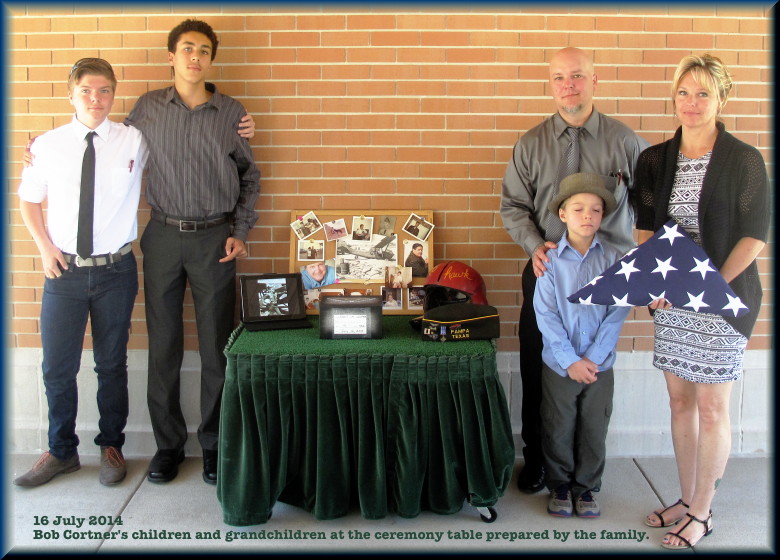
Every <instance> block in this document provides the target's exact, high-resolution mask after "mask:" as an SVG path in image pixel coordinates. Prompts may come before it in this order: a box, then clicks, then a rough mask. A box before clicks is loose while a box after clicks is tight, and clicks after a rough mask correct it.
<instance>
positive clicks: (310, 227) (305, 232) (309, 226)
mask: <svg viewBox="0 0 780 560" xmlns="http://www.w3.org/2000/svg"><path fill="white" fill-rule="evenodd" d="M290 227H291V228H292V229H293V231H294V232H295V235H297V236H298V239H306V238H307V237H309V236H310V235H312V234H314V233H316V232H318V231H320V230H321V229H322V224H321V223H320V221H319V220H318V219H317V216H316V214H314V212H307V213H306V214H305V215H303V216H301V217H299V218H298V219H297V220H295V221H294V222H293V223H291V224H290Z"/></svg>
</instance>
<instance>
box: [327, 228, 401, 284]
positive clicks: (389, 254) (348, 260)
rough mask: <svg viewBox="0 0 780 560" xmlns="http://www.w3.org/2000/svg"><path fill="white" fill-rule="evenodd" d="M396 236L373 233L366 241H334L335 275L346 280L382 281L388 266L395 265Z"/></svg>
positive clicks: (396, 253)
mask: <svg viewBox="0 0 780 560" xmlns="http://www.w3.org/2000/svg"><path fill="white" fill-rule="evenodd" d="M397 255H398V238H397V237H396V236H394V235H391V236H387V237H386V236H383V235H376V234H375V235H373V236H371V239H370V240H368V241H354V240H351V239H349V238H342V239H339V240H337V241H336V277H337V278H338V279H339V280H342V281H346V282H352V281H355V282H384V280H385V271H386V269H387V267H388V266H396V265H397V264H398V261H397V258H398V257H397Z"/></svg>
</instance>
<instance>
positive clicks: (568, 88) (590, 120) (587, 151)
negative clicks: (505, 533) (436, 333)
mask: <svg viewBox="0 0 780 560" xmlns="http://www.w3.org/2000/svg"><path fill="white" fill-rule="evenodd" d="M597 83H598V77H597V76H596V74H595V72H594V69H593V62H592V61H591V59H590V57H589V56H588V55H587V54H586V53H585V52H583V51H582V50H580V49H577V48H573V47H568V48H565V49H562V50H561V51H558V52H557V53H556V54H555V55H554V56H553V58H552V59H551V61H550V88H551V90H552V95H553V99H554V100H555V103H556V105H557V112H556V113H555V114H553V115H552V116H551V117H549V118H547V119H545V120H544V121H543V122H542V123H540V124H539V125H537V126H535V127H534V128H532V129H531V130H529V131H528V132H526V133H525V134H524V135H523V136H522V138H520V140H519V141H518V142H517V144H515V147H514V151H513V153H512V159H511V160H510V161H509V164H508V165H507V169H506V173H505V175H504V181H503V184H502V192H501V208H500V212H501V218H502V220H503V223H504V227H505V228H506V230H507V232H508V233H509V235H510V236H511V237H512V239H513V240H514V241H515V243H517V244H518V245H520V246H521V247H522V248H523V249H524V250H525V252H526V254H527V255H529V260H528V263H527V265H526V267H525V269H524V270H523V273H522V290H523V303H522V307H521V310H520V325H519V336H520V377H521V380H522V385H523V402H522V437H523V443H524V445H525V447H524V449H523V456H524V458H525V466H524V468H523V471H522V472H521V473H520V476H519V478H518V482H517V484H518V487H519V488H520V490H522V491H524V492H528V493H533V492H538V491H539V490H541V489H542V488H543V487H544V475H545V471H544V461H543V458H542V450H541V438H542V437H544V433H543V427H542V420H541V418H540V412H539V405H540V402H541V396H542V393H541V370H542V336H541V334H540V333H539V328H538V327H537V325H536V315H535V313H534V309H533V299H534V298H533V296H534V288H535V286H536V278H537V277H540V276H542V275H543V274H544V271H545V270H546V269H545V266H544V263H545V262H548V261H549V258H548V257H547V256H546V252H547V251H548V250H550V249H552V248H556V247H557V243H558V241H559V240H560V235H558V234H555V233H553V232H552V231H549V229H551V228H548V227H547V226H548V224H547V222H546V220H547V218H548V215H549V211H548V210H547V206H548V204H549V202H550V201H551V200H552V198H553V197H554V195H555V192H556V190H557V184H556V183H557V181H558V180H559V177H558V172H559V167H560V165H561V159H562V158H563V156H564V153H565V151H566V148H567V145H568V144H569V136H568V134H567V132H566V129H567V128H569V127H574V128H576V129H579V130H578V131H577V132H578V134H579V154H580V155H579V171H581V172H588V173H596V174H599V175H602V176H603V178H604V180H605V182H606V184H607V186H608V188H609V189H610V190H611V191H612V192H614V194H615V198H616V199H617V202H618V206H617V209H616V211H615V212H613V213H612V214H610V215H609V216H607V217H606V218H605V219H604V221H603V222H602V225H601V229H600V231H599V235H601V236H602V238H603V239H604V241H606V242H608V243H610V244H611V245H613V246H615V247H616V248H618V249H619V250H621V251H622V252H626V251H628V250H629V249H630V248H631V247H633V246H634V245H635V243H634V240H633V224H634V211H633V209H632V208H631V205H630V203H629V191H630V190H631V188H632V182H633V178H634V167H635V165H636V160H637V157H638V156H639V153H640V152H641V151H642V150H644V149H645V148H647V147H648V146H649V144H648V142H646V141H645V140H644V139H642V138H640V137H639V136H637V135H636V134H635V133H634V132H633V131H632V130H631V129H630V128H628V127H627V126H626V125H624V124H623V123H621V122H619V121H617V120H615V119H612V118H610V117H607V116H606V115H603V114H601V113H599V112H598V111H596V109H595V108H594V106H593V92H594V91H595V89H596V85H597ZM556 236H557V238H554V237H556ZM549 436H550V437H554V434H549Z"/></svg>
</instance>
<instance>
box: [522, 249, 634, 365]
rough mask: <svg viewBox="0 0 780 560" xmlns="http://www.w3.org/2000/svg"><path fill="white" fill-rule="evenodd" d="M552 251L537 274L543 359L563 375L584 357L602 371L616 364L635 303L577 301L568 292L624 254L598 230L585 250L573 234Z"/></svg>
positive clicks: (537, 308) (536, 304)
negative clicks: (573, 240) (582, 251)
mask: <svg viewBox="0 0 780 560" xmlns="http://www.w3.org/2000/svg"><path fill="white" fill-rule="evenodd" d="M547 255H548V256H549V257H550V262H549V263H546V265H545V266H546V267H547V271H546V272H545V273H544V276H542V277H541V278H538V279H537V281H536V291H535V293H534V310H535V311H536V322H537V324H538V325H539V330H540V331H541V333H542V340H543V342H544V348H543V350H542V360H543V361H544V363H545V364H547V366H548V367H549V368H550V369H552V370H553V371H555V372H556V373H557V374H558V375H560V376H562V377H566V376H567V375H568V373H567V371H566V370H567V368H568V367H569V366H571V365H572V364H573V363H574V362H576V361H578V360H579V359H580V358H582V357H585V358H588V359H589V360H591V361H592V362H593V363H595V364H597V365H598V367H599V371H604V370H607V369H609V368H611V367H612V365H613V364H614V363H615V347H616V346H617V341H618V337H619V336H620V329H621V328H622V326H623V321H625V319H626V317H627V316H628V313H629V311H631V307H630V306H614V305H586V304H581V303H571V302H570V301H569V300H568V299H566V298H567V297H568V296H570V295H571V294H573V293H574V292H576V291H577V290H579V289H580V288H581V287H582V286H584V285H585V284H587V283H588V282H590V281H591V280H593V278H595V277H596V276H598V275H599V274H601V273H602V272H603V271H604V270H606V269H607V268H609V267H610V266H612V265H613V264H615V262H616V261H617V260H618V259H620V257H622V256H623V255H622V254H621V253H620V252H619V251H618V250H617V249H615V248H613V247H611V246H610V245H608V244H605V243H603V242H602V241H600V239H599V235H598V234H596V236H595V237H594V239H593V243H592V244H591V246H590V248H589V249H588V251H587V252H586V253H585V255H584V256H583V255H581V254H580V253H579V251H577V250H576V249H574V248H573V247H572V246H571V245H569V239H568V234H567V235H566V236H564V238H563V239H561V242H560V243H559V244H558V248H557V249H550V250H549V251H548V252H547ZM520 343H521V344H522V341H521V342H520Z"/></svg>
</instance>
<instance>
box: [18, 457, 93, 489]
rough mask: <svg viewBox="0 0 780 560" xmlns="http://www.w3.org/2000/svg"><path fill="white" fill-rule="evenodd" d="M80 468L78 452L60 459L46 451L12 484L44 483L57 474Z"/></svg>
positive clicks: (30, 485) (27, 485)
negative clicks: (62, 459)
mask: <svg viewBox="0 0 780 560" xmlns="http://www.w3.org/2000/svg"><path fill="white" fill-rule="evenodd" d="M80 468H81V463H79V454H78V453H74V454H73V456H72V457H70V458H68V459H65V460H64V461H61V460H59V459H57V457H55V456H54V455H52V454H51V453H49V452H48V451H47V452H46V453H44V454H43V455H41V457H40V458H39V459H38V461H36V463H35V464H34V465H33V467H32V468H31V469H30V470H29V471H27V472H26V473H24V474H23V475H22V476H20V477H18V478H17V479H16V480H14V484H16V485H17V486H25V487H27V488H33V487H35V486H40V485H41V484H46V483H47V482H49V481H50V480H51V479H52V478H54V477H55V476H57V475H58V474H65V473H71V472H75V471H77V470H79V469H80Z"/></svg>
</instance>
